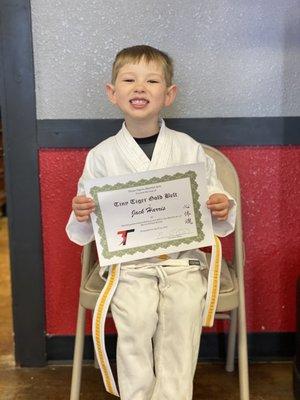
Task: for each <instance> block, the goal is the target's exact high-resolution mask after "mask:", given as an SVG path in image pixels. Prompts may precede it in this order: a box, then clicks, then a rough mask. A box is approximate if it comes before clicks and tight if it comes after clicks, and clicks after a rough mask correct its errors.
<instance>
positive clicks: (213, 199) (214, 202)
mask: <svg viewBox="0 0 300 400" xmlns="http://www.w3.org/2000/svg"><path fill="white" fill-rule="evenodd" d="M206 204H207V208H209V209H210V211H211V213H212V215H213V216H214V217H216V218H217V220H218V221H226V219H227V218H228V213H229V209H230V203H229V200H228V197H227V196H226V195H225V194H222V193H214V194H212V195H211V196H209V200H208V201H207V202H206Z"/></svg>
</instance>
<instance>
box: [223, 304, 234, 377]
mask: <svg viewBox="0 0 300 400" xmlns="http://www.w3.org/2000/svg"><path fill="white" fill-rule="evenodd" d="M236 331H237V309H236V308H235V309H234V310H232V311H231V312H230V328H229V333H228V343H227V357H226V366H225V369H226V371H227V372H233V371H234V355H235V342H236Z"/></svg>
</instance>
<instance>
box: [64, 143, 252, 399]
mask: <svg viewBox="0 0 300 400" xmlns="http://www.w3.org/2000/svg"><path fill="white" fill-rule="evenodd" d="M203 148H204V150H205V152H206V153H207V154H208V155H209V156H211V157H212V158H213V159H214V160H215V163H216V167H217V172H218V178H219V179H220V181H221V182H222V184H223V186H224V188H225V190H227V191H228V192H229V193H231V194H232V196H233V197H234V198H235V199H236V201H237V221H236V229H235V234H234V260H233V262H232V264H229V263H228V262H227V261H225V260H224V259H223V260H222V275H221V286H220V295H219V300H218V305H217V313H216V318H217V319H229V320H230V329H229V335H228V347H227V360H226V371H233V370H234V355H235V342H236V332H237V324H238V363H239V381H240V400H249V383H248V356H247V332H246V315H245V296H244V277H243V267H244V261H245V260H244V245H243V237H242V220H241V201H240V188H239V180H238V176H237V173H236V171H235V168H234V167H233V165H232V164H231V162H230V161H229V160H228V158H227V157H225V156H224V155H223V154H222V153H221V152H220V151H218V150H217V149H215V148H213V147H211V146H207V145H203ZM208 257H209V255H208ZM103 286H104V282H103V281H102V280H101V278H100V277H99V264H98V262H97V254H96V250H95V246H94V244H91V243H89V244H87V245H86V246H84V249H83V255H82V276H81V285H80V298H79V306H78V316H77V328H76V337H75V348H74V360H73V372H72V383H71V396H70V400H79V397H80V386H81V370H82V358H83V346H84V336H85V314H86V310H87V309H90V310H93V309H94V308H95V305H96V302H97V299H98V296H99V293H100V291H101V290H102V288H103ZM225 312H226V313H225Z"/></svg>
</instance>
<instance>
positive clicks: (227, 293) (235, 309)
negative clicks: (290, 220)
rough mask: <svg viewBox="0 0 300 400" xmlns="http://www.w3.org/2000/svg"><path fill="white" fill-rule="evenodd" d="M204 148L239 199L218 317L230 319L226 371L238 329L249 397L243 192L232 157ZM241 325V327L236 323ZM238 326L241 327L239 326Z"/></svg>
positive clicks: (243, 390)
mask: <svg viewBox="0 0 300 400" xmlns="http://www.w3.org/2000/svg"><path fill="white" fill-rule="evenodd" d="M202 146H203V148H204V151H205V153H206V154H208V155H209V156H210V157H212V158H213V159H214V161H215V163H216V168H217V174H218V178H219V180H220V181H221V182H222V184H223V186H224V189H225V190H226V191H227V192H228V193H230V194H231V195H232V196H233V197H234V198H235V199H236V202H237V215H236V226H235V232H234V257H233V261H232V262H231V263H229V262H228V261H227V260H225V259H224V258H223V260H222V273H221V285H220V294H219V298H218V304H217V310H216V315H215V319H229V321H230V328H229V333H228V344H227V358H226V367H225V369H226V371H228V372H232V371H233V370H234V356H235V342H236V333H237V330H238V346H237V347H238V366H239V384H240V400H249V374H248V350H247V325H246V312H245V291H244V265H245V247H244V242H243V232H242V214H241V194H240V184H239V178H238V175H237V172H236V170H235V168H234V166H233V165H232V163H231V162H230V161H229V159H228V158H227V157H226V156H225V155H224V154H223V153H221V152H220V151H219V150H217V149H215V148H214V147H211V146H208V145H205V144H203V145H202ZM237 325H238V327H237ZM237 328H238V329H237Z"/></svg>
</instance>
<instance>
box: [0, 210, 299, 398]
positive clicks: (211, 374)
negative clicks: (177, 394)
mask: <svg viewBox="0 0 300 400" xmlns="http://www.w3.org/2000/svg"><path fill="white" fill-rule="evenodd" d="M7 242H8V235H7V219H6V218H0V327H1V328H0V329H1V335H0V400H32V399H34V400H53V399H55V400H67V399H68V398H69V387H70V379H71V367H70V366H54V365H49V366H48V367H45V368H16V367H15V365H14V358H13V339H12V313H11V296H10V274H9V252H8V247H7ZM249 375H250V393H251V400H292V399H294V397H293V392H292V363H288V362H287V363H255V364H251V365H250V368H249ZM238 386H239V385H238V374H237V372H234V373H226V372H225V370H224V366H223V365H222V364H211V363H210V364H199V365H198V368H197V371H196V376H195V385H194V397H193V400H219V399H220V400H221V399H222V400H238V399H239V388H238ZM81 399H82V400H97V399H99V400H112V399H116V397H114V396H110V395H108V394H107V393H106V392H105V391H104V388H103V385H102V383H101V378H100V375H99V371H98V370H96V369H94V367H93V366H85V367H84V368H83V376H82V396H81ZM174 400H177V399H174Z"/></svg>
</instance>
